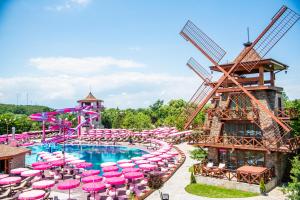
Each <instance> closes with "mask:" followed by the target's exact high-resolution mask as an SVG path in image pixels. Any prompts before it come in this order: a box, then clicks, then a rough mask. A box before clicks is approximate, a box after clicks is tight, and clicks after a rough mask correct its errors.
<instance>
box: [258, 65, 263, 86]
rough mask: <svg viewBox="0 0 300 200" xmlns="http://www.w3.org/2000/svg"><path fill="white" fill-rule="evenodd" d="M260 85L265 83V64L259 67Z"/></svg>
mask: <svg viewBox="0 0 300 200" xmlns="http://www.w3.org/2000/svg"><path fill="white" fill-rule="evenodd" d="M258 85H264V67H263V66H260V67H259V80H258Z"/></svg>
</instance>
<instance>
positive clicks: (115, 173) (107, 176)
mask: <svg viewBox="0 0 300 200" xmlns="http://www.w3.org/2000/svg"><path fill="white" fill-rule="evenodd" d="M121 175H122V173H121V172H105V173H103V176H104V177H106V178H110V177H119V176H121Z"/></svg>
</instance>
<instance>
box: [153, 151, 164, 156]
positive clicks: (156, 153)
mask: <svg viewBox="0 0 300 200" xmlns="http://www.w3.org/2000/svg"><path fill="white" fill-rule="evenodd" d="M150 154H151V155H155V156H159V155H161V154H162V153H161V152H152V153H150Z"/></svg>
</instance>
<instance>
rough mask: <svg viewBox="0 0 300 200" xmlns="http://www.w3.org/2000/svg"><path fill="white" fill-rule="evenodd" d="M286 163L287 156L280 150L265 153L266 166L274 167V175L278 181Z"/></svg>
mask: <svg viewBox="0 0 300 200" xmlns="http://www.w3.org/2000/svg"><path fill="white" fill-rule="evenodd" d="M286 163H287V156H285V155H284V154H283V153H280V152H272V153H269V154H268V153H267V154H266V167H268V168H271V167H275V175H276V177H278V181H280V180H281V179H282V177H283V175H284V172H285V169H286Z"/></svg>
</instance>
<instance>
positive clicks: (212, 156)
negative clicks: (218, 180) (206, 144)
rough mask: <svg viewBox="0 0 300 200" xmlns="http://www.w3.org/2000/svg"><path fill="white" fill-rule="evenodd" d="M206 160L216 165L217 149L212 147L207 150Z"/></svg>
mask: <svg viewBox="0 0 300 200" xmlns="http://www.w3.org/2000/svg"><path fill="white" fill-rule="evenodd" d="M207 158H208V160H211V161H212V162H213V163H218V149H217V148H212V147H210V148H208V154H207Z"/></svg>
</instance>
